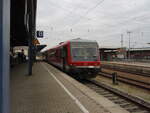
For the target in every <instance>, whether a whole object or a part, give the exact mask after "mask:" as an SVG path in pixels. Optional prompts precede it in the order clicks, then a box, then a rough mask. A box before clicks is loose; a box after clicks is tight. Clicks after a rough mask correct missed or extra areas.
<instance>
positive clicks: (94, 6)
mask: <svg viewBox="0 0 150 113" xmlns="http://www.w3.org/2000/svg"><path fill="white" fill-rule="evenodd" d="M71 29H72V30H71ZM37 30H43V31H44V36H45V37H44V38H43V39H40V42H41V44H47V45H48V46H47V48H50V47H52V46H54V45H57V44H58V43H59V42H62V41H66V40H69V39H74V38H84V39H91V40H96V41H97V42H98V43H99V45H100V47H101V46H110V47H112V46H113V47H120V46H121V34H123V40H124V46H126V47H128V40H129V37H128V35H127V31H131V47H147V46H150V45H147V44H146V43H148V42H150V0H38V10H37ZM71 31H72V32H71Z"/></svg>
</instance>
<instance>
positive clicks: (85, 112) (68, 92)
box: [42, 64, 89, 113]
mask: <svg viewBox="0 0 150 113" xmlns="http://www.w3.org/2000/svg"><path fill="white" fill-rule="evenodd" d="M42 66H43V67H44V68H45V69H46V70H47V71H48V73H49V74H50V75H51V76H52V77H53V78H54V79H55V80H56V81H57V83H58V84H59V85H60V86H61V87H62V88H63V89H64V90H65V92H66V93H67V94H68V95H69V96H70V97H71V98H72V99H73V100H74V101H75V103H76V104H77V106H78V107H79V108H80V109H81V110H82V111H83V112H84V113H89V111H88V110H87V109H86V108H85V107H84V106H83V105H82V104H81V102H80V101H79V100H78V99H77V98H76V97H75V96H73V94H71V92H70V91H69V90H68V89H67V88H66V87H65V86H64V85H63V84H62V83H61V82H60V81H59V80H58V79H57V78H56V77H55V75H54V74H53V73H52V72H50V71H49V69H48V68H47V67H46V66H45V65H44V64H42Z"/></svg>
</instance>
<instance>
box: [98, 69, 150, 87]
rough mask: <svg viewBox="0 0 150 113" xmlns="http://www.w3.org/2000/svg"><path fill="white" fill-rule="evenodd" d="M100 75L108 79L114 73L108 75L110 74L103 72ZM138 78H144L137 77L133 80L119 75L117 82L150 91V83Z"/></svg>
mask: <svg viewBox="0 0 150 113" xmlns="http://www.w3.org/2000/svg"><path fill="white" fill-rule="evenodd" d="M115 72H116V71H115ZM126 74H128V73H126ZM99 75H101V76H104V77H107V78H112V73H108V72H103V71H102V72H100V73H99ZM137 76H142V75H136V76H135V78H136V79H135V78H131V77H130V76H129V75H127V76H121V75H119V74H118V75H117V80H118V81H121V82H124V83H127V84H131V85H134V86H137V87H140V88H143V89H147V90H150V83H149V82H145V81H142V80H138V79H137ZM147 81H148V80H147Z"/></svg>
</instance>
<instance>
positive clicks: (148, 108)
mask: <svg viewBox="0 0 150 113" xmlns="http://www.w3.org/2000/svg"><path fill="white" fill-rule="evenodd" d="M82 83H83V84H84V85H86V86H87V87H89V88H91V89H92V90H94V91H96V92H97V93H98V94H100V95H103V96H104V97H106V98H108V99H109V100H110V101H112V102H114V103H115V104H118V105H119V106H121V107H122V108H124V109H126V110H127V111H128V112H130V113H150V103H148V102H146V101H144V100H142V99H139V98H137V97H133V96H131V95H129V94H127V93H124V92H121V91H119V90H117V89H114V88H112V87H110V86H106V85H105V84H102V83H100V82H98V81H95V80H85V81H83V82H82Z"/></svg>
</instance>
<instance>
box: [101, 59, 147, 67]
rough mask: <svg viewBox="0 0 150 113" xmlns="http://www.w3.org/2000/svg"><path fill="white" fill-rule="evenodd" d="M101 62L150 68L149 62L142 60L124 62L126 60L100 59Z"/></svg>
mask: <svg viewBox="0 0 150 113" xmlns="http://www.w3.org/2000/svg"><path fill="white" fill-rule="evenodd" d="M102 63H103V64H106V63H109V64H120V65H131V66H138V67H144V68H150V63H143V62H126V61H102Z"/></svg>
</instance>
